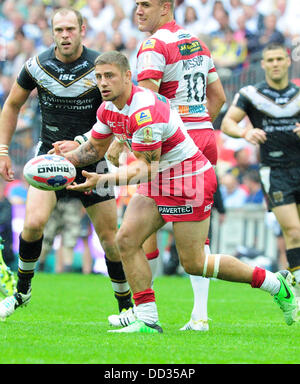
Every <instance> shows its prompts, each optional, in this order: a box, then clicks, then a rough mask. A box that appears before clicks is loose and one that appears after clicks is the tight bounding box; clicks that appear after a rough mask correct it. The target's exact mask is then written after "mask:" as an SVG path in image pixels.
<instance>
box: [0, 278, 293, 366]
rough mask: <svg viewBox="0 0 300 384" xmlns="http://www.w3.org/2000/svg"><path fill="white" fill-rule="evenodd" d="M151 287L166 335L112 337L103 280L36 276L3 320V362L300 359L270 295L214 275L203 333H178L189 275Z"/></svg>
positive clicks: (187, 302) (188, 304)
mask: <svg viewBox="0 0 300 384" xmlns="http://www.w3.org/2000/svg"><path fill="white" fill-rule="evenodd" d="M155 290H156V299H157V304H158V309H159V315H160V321H161V323H162V325H163V329H164V333H163V334H155V335H151V334H150V335H149V334H145V335H143V334H121V335H120V334H110V333H108V332H107V330H109V329H111V328H110V327H109V325H108V323H107V316H108V315H110V314H112V313H116V308H117V306H116V302H115V299H114V298H113V294H112V289H111V284H110V281H109V279H108V278H107V277H105V276H102V275H89V276H85V275H81V274H62V275H55V274H46V273H36V276H35V277H34V280H33V295H32V300H31V302H30V304H29V305H28V306H27V307H25V308H19V309H18V310H17V311H16V312H15V313H14V314H13V315H12V316H11V317H10V318H8V319H7V320H6V321H3V322H0V344H1V351H2V352H1V353H0V364H294V363H300V354H299V341H300V322H299V323H296V324H294V325H292V326H290V327H288V326H287V325H286V324H285V323H284V320H283V315H282V313H281V311H280V309H279V307H278V306H277V305H276V304H275V303H274V302H273V300H272V298H271V296H270V295H269V294H267V293H265V292H262V291H260V290H257V289H252V288H251V287H250V286H248V285H243V284H236V283H228V282H223V281H219V280H212V281H211V283H210V291H209V305H208V311H209V317H210V318H211V321H210V330H209V332H206V333H200V332H192V331H188V332H182V331H179V328H180V327H181V326H183V324H184V323H185V322H186V321H187V320H188V319H189V316H190V312H191V309H192V306H193V298H192V289H191V285H190V281H189V279H188V278H185V277H165V276H164V277H159V278H157V279H156V280H155Z"/></svg>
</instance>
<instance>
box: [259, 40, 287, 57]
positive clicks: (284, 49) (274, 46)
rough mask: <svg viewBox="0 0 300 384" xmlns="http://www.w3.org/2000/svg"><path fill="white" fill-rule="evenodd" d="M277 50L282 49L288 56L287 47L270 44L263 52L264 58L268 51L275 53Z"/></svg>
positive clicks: (279, 44)
mask: <svg viewBox="0 0 300 384" xmlns="http://www.w3.org/2000/svg"><path fill="white" fill-rule="evenodd" d="M275 49H282V50H283V51H285V52H286V54H287V55H288V51H287V47H286V46H285V45H284V44H281V43H275V42H274V43H270V44H268V45H267V46H266V47H265V48H264V49H263V51H262V57H264V54H265V53H266V52H268V51H274V50H275Z"/></svg>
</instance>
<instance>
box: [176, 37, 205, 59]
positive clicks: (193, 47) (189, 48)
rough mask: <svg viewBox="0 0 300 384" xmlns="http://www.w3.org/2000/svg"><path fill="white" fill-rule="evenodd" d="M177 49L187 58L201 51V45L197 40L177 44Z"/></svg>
mask: <svg viewBox="0 0 300 384" xmlns="http://www.w3.org/2000/svg"><path fill="white" fill-rule="evenodd" d="M178 48H179V52H180V53H181V55H182V56H189V55H192V54H193V53H195V52H199V51H202V47H201V44H200V42H199V41H198V40H194V41H191V42H190V43H184V44H179V45H178Z"/></svg>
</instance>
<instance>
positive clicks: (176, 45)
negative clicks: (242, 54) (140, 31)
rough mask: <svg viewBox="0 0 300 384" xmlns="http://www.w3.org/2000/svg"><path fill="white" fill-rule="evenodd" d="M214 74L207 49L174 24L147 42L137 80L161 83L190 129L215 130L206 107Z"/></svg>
mask: <svg viewBox="0 0 300 384" xmlns="http://www.w3.org/2000/svg"><path fill="white" fill-rule="evenodd" d="M213 72H216V68H215V66H214V63H213V59H212V57H211V54H210V51H209V49H208V48H207V46H206V45H205V44H204V43H203V42H202V41H201V40H199V39H198V38H197V37H196V36H195V35H192V34H191V33H189V32H188V31H186V30H185V29H183V28H182V27H180V26H179V25H177V24H176V22H175V21H172V22H169V23H167V24H165V25H164V26H162V27H161V28H160V29H159V30H157V31H156V32H155V33H154V34H153V35H152V36H151V37H150V38H148V39H147V40H145V41H144V43H143V44H142V45H141V47H140V49H139V52H138V54H137V73H138V77H137V79H138V81H142V80H146V79H154V80H161V83H160V88H159V93H160V94H161V95H163V96H165V97H167V98H169V99H170V100H171V104H172V106H173V107H175V108H176V109H177V111H178V112H179V114H180V116H181V118H182V120H183V122H184V123H185V126H186V128H187V129H188V130H189V129H201V128H204V129H207V128H211V129H213V125H212V122H211V119H210V116H209V114H208V111H207V108H206V87H207V80H208V76H209V74H212V73H213Z"/></svg>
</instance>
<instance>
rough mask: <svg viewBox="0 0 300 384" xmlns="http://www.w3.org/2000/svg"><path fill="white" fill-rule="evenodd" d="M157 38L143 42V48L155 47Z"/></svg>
mask: <svg viewBox="0 0 300 384" xmlns="http://www.w3.org/2000/svg"><path fill="white" fill-rule="evenodd" d="M155 43H156V40H155V39H148V40H146V41H145V42H144V43H143V48H142V49H143V50H144V49H153V48H154V47H155Z"/></svg>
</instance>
